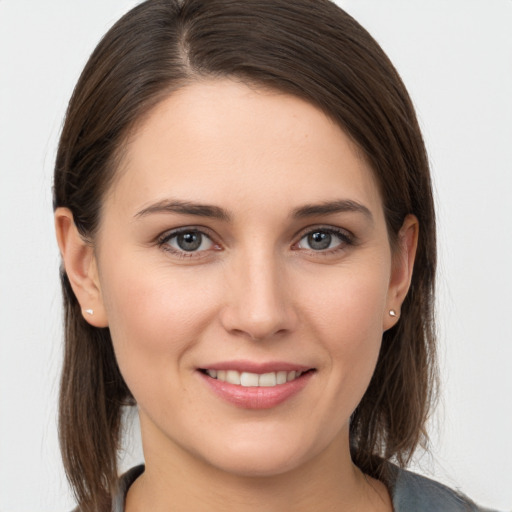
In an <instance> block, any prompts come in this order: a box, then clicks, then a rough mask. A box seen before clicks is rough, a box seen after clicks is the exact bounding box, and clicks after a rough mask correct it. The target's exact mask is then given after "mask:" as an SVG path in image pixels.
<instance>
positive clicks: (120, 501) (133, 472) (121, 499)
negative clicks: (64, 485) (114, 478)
mask: <svg viewBox="0 0 512 512" xmlns="http://www.w3.org/2000/svg"><path fill="white" fill-rule="evenodd" d="M142 473H144V464H141V465H140V466H135V467H133V468H131V469H130V470H128V471H127V472H126V473H124V474H123V475H122V476H121V477H120V478H119V483H118V486H117V491H116V494H115V496H114V497H113V499H112V512H124V504H125V501H126V493H127V492H128V489H129V488H130V485H132V484H133V482H135V480H136V479H137V477H138V476H140V475H141V474H142ZM71 512H80V509H79V508H78V507H77V508H75V509H73V510H72V511H71Z"/></svg>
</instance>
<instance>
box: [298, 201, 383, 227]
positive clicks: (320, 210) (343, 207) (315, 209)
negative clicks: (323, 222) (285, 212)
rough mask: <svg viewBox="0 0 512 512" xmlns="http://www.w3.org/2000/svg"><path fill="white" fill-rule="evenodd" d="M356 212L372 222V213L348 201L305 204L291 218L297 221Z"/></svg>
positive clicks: (364, 207)
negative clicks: (317, 216) (318, 216)
mask: <svg viewBox="0 0 512 512" xmlns="http://www.w3.org/2000/svg"><path fill="white" fill-rule="evenodd" d="M344 212H356V213H362V214H363V215H364V216H365V217H367V218H368V219H369V220H371V221H372V222H373V215H372V212H371V211H370V210H369V209H368V208H367V207H366V206H364V205H362V204H361V203H358V202H356V201H352V200H350V199H340V200H337V201H326V202H324V203H320V204H307V205H305V206H301V207H300V208H297V209H295V210H294V211H293V213H292V216H293V217H295V218H297V219H302V218H305V217H314V216H316V215H330V214H334V213H344Z"/></svg>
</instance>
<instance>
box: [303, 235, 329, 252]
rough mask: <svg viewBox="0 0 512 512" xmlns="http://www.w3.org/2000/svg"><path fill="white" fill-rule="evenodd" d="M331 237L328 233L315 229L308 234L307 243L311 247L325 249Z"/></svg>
mask: <svg viewBox="0 0 512 512" xmlns="http://www.w3.org/2000/svg"><path fill="white" fill-rule="evenodd" d="M331 239H332V237H331V235H330V234H329V233H325V232H322V231H317V232H316V233H311V235H309V236H308V243H309V246H310V247H311V248H312V249H316V250H318V251H320V250H322V249H327V248H328V247H329V246H330V245H331Z"/></svg>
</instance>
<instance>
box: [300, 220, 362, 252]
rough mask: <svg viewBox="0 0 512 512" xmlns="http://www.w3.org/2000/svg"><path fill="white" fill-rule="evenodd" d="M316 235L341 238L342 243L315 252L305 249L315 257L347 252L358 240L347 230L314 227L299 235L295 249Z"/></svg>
mask: <svg viewBox="0 0 512 512" xmlns="http://www.w3.org/2000/svg"><path fill="white" fill-rule="evenodd" d="M314 233H326V234H329V235H334V236H335V237H337V238H339V240H340V243H339V244H338V245H336V246H335V247H332V248H330V249H329V248H328V249H325V250H317V251H316V250H314V249H304V250H306V251H308V252H309V253H311V254H314V255H315V256H316V255H318V256H330V255H332V254H336V253H338V252H340V251H343V250H346V249H347V247H350V246H353V245H355V243H356V239H355V237H354V235H353V234H352V233H350V232H349V231H347V230H345V229H341V228H335V227H332V226H314V227H312V228H311V227H309V228H306V229H305V230H303V231H302V232H301V234H300V235H299V236H300V238H299V241H298V242H296V243H295V244H293V246H294V247H296V246H298V244H299V243H300V242H301V241H302V240H303V239H304V238H306V237H307V236H310V235H312V234H314ZM296 250H300V248H297V249H296Z"/></svg>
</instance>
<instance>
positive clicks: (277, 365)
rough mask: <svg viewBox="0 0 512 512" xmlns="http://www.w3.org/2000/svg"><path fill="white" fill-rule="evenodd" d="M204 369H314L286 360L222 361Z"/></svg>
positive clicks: (241, 370) (264, 371)
mask: <svg viewBox="0 0 512 512" xmlns="http://www.w3.org/2000/svg"><path fill="white" fill-rule="evenodd" d="M200 369H204V370H236V371H238V372H250V373H270V372H279V371H287V372H291V371H296V372H305V371H307V370H311V369H313V368H312V367H311V366H304V365H300V364H294V363H289V362H285V361H267V362H256V361H248V360H236V361H222V362H218V363H212V364H207V365H205V366H201V368H200Z"/></svg>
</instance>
